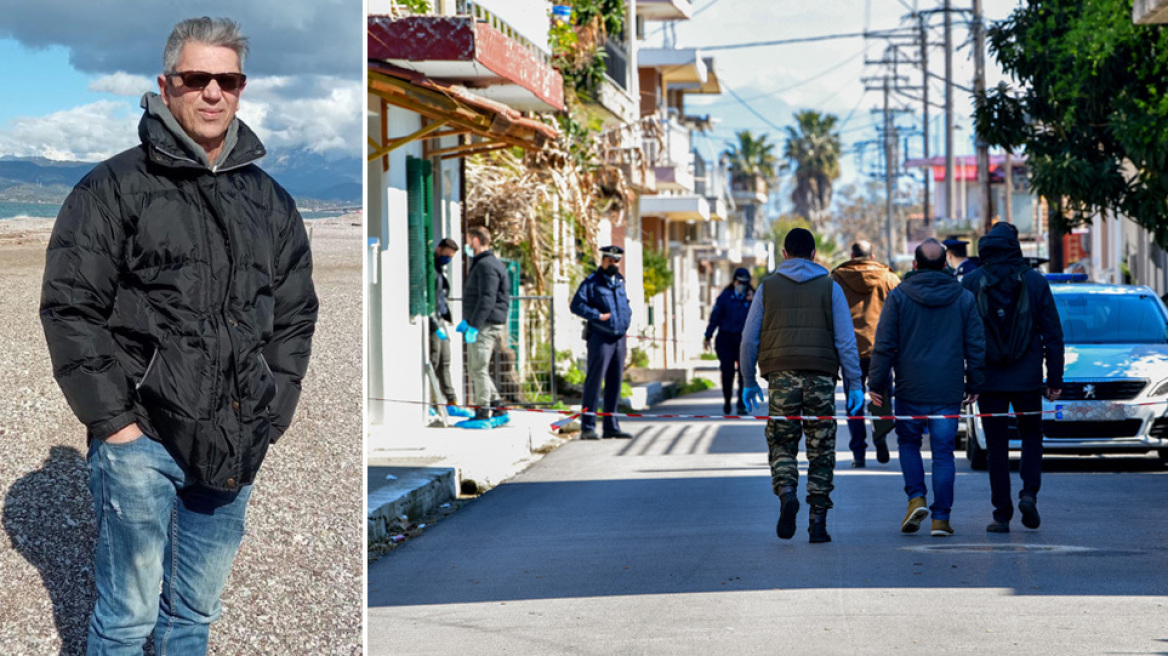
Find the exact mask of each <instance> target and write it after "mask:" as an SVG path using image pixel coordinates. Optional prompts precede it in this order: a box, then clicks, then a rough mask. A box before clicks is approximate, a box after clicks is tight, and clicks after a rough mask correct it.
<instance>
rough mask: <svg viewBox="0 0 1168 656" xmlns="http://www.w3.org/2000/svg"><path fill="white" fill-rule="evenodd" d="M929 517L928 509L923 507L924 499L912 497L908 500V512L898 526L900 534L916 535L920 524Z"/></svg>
mask: <svg viewBox="0 0 1168 656" xmlns="http://www.w3.org/2000/svg"><path fill="white" fill-rule="evenodd" d="M928 516H929V509H928V508H927V507H926V506H925V498H924V497H913V498H911V499H909V500H908V512H907V513H905V515H904V521H903V522H901V524H900V532H901V533H916V532H917V531H919V530H920V528H921V522H923V521H925V518H926V517H928Z"/></svg>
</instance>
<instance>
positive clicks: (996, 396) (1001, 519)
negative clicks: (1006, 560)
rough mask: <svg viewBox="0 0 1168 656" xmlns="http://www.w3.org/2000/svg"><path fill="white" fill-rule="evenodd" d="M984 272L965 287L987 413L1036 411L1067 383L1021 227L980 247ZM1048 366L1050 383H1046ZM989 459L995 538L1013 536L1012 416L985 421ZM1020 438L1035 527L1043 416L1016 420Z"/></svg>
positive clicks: (1058, 328)
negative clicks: (973, 315)
mask: <svg viewBox="0 0 1168 656" xmlns="http://www.w3.org/2000/svg"><path fill="white" fill-rule="evenodd" d="M977 244H978V245H977V249H978V253H979V254H980V255H981V268H979V269H976V270H974V271H972V272H970V273H969V274H967V275H966V276H965V278H964V279H963V280H962V281H961V284H962V285H963V286H964V287H965V288H966V289H968V290H969V291H971V292H973V295H974V298H975V299H976V300H977V307H978V313H979V314H980V315H981V317H982V322H983V325H984V326H985V338H986V373H985V385H984V387H983V388H982V393H981V398H980V402H979V404H980V407H981V411H982V412H987V413H998V412H1007V411H1008V410H1010V408H1011V407H1013V411H1014V412H1037V411H1039V410H1041V409H1042V394H1043V389H1044V387H1045V390H1046V397H1047V398H1048V399H1050V400H1051V401H1055V400H1057V399H1058V397H1059V394H1060V393H1061V392H1062V385H1063V329H1062V324H1061V323H1059V316H1058V310H1057V308H1056V307H1055V304H1054V296H1053V295H1052V294H1051V292H1050V285H1049V284H1047V282H1046V278H1045V277H1044V276H1043V275H1042V274H1041V273H1039V272H1037V271H1035V270H1034V269H1032V268H1031V267H1030V265H1029V264H1028V263H1027V262H1026V260H1024V259H1023V258H1022V249H1021V247H1020V246H1019V244H1018V230H1017V228H1015V227H1014V226H1013V225H1011V224H1009V223H1004V222H999V223H997V224H995V225H994V227H993V228H991V229H990V231H989V233H988V234H987V235H986V236H984V237H982V238H981V239H980V240H979V241H978V243H977ZM1044 360H1045V362H1046V382H1045V383H1044V382H1043V379H1042V368H1043V361H1044ZM982 423H983V425H984V426H985V434H986V456H987V461H988V464H989V471H990V495H991V500H992V502H993V505H994V514H993V519H994V521H993V522H992V523H991V524H990V525H989V526H987V527H986V531H988V532H990V533H1008V532H1009V531H1010V519H1012V518H1013V516H1014V505H1013V502H1012V499H1011V497H1010V450H1009V439H1010V430H1009V419H1007V418H1005V417H986V418H985V419H984V420H983V422H982ZM1017 424H1018V437H1019V438H1020V439H1021V441H1022V463H1021V466H1020V468H1019V469H1020V473H1021V475H1022V490H1021V491H1020V492H1019V494H1018V510H1019V512H1021V514H1022V525H1023V526H1025V527H1026V528H1032V529H1033V528H1038V526H1039V524H1040V522H1041V518H1040V517H1039V515H1038V505H1037V502H1038V490H1039V487H1040V486H1041V484H1042V415H1039V414H1029V415H1022V416H1019V417H1017Z"/></svg>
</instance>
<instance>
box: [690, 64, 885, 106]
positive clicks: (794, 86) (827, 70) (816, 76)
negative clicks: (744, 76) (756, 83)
mask: <svg viewBox="0 0 1168 656" xmlns="http://www.w3.org/2000/svg"><path fill="white" fill-rule="evenodd" d="M863 55H864V51H863V50H861V51H860V52H858V53H856V54H855V55H852V56H851V57H849V58H847V59H845V60H844V61H842V62H839V63H838V64H833V65H832V66H831V67H829V68H825V69H824V70H822V71H820V72H818V73H816V74H814V75H812V76H811V77H809V78H807V79H804V80H800V81H799V82H796V83H794V84H791V85H788V86H785V87H783V88H781V89H775V90H774V91H768V92H766V93H760V94H758V95H756V96H751V97H749V98H744V99H743V100H744V101H746V102H752V101H755V100H761V99H762V98H770V97H771V96H777V95H778V94H780V93H786V92H788V91H791V90H793V89H798V88H799V87H801V86H803V85H805V84H810V83H811V82H815V81H816V80H818V79H819V78H820V77H823V76H824V75H827V74H828V73H832V72H835V71H836V70H838V69H840V68H843V67H844V66H847V65H848V64H850V63H852V62H853V61H855V60H856V59H859V58H860V57H862V56H863ZM853 81H854V80H853ZM723 83H724V82H723ZM837 93H838V92H837ZM833 95H834V94H833ZM732 104H735V102H734V101H730V100H720V101H717V102H712V103H708V104H705V105H701V106H700V107H699V106H695V108H701V109H704V108H706V107H718V106H721V105H732Z"/></svg>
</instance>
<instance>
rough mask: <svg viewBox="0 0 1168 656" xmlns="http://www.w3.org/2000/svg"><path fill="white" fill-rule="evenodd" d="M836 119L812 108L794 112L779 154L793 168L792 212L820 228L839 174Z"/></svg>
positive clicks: (826, 213) (839, 148) (838, 138)
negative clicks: (792, 124)
mask: <svg viewBox="0 0 1168 656" xmlns="http://www.w3.org/2000/svg"><path fill="white" fill-rule="evenodd" d="M838 120H839V119H837V118H836V117H835V116H833V115H831V114H820V113H819V112H817V111H814V110H805V111H802V112H796V113H795V126H796V127H791V126H788V127H787V143H786V146H785V148H784V150H783V157H784V158H786V159H787V161H788V162H789V163H790V164H791V165H793V166H794V167H795V189H794V190H793V191H792V192H791V202H792V203H794V204H795V214H798V215H800V216H805V217H807V219H808V220H809V221H811V225H813V226H816V227H818V228H822V227H823V226H824V224H825V223H826V221H827V218H828V211H829V208H830V207H831V195H832V186H833V184H834V183H835V181H836V180H838V179H839V177H840V153H841V151H842V150H843V147H842V145H841V142H840V135H839V132H835V131H834V130H835V125H836V122H837V121H838Z"/></svg>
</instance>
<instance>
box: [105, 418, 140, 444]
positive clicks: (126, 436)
mask: <svg viewBox="0 0 1168 656" xmlns="http://www.w3.org/2000/svg"><path fill="white" fill-rule="evenodd" d="M139 437H142V429H141V428H138V424H136V423H135V424H130V425H129V426H126V427H125V428H123V429H122V430H120V431H118V432H116V433H114V434H113V435H110V436H109V437H107V438H105V442H106V444H129V443H130V442H133V441H134V440H136V439H138V438H139Z"/></svg>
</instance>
